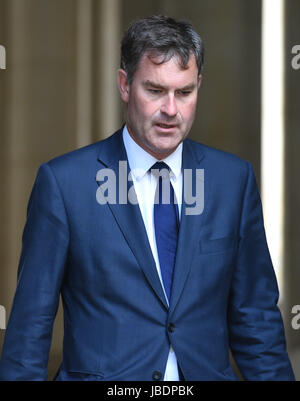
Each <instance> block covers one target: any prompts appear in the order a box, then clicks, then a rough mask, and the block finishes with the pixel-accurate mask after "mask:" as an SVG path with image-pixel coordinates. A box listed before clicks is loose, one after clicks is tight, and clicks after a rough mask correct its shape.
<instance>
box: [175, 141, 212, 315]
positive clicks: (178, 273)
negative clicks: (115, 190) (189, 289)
mask: <svg viewBox="0 0 300 401" xmlns="http://www.w3.org/2000/svg"><path fill="white" fill-rule="evenodd" d="M199 149H200V148H199V147H198V146H197V147H195V146H194V145H193V142H191V141H190V140H185V141H184V143H183V154H182V171H183V195H182V209H181V221H180V229H179V237H178V245H177V253H176V263H175V268H174V276H173V285H172V291H171V299H170V314H172V313H173V312H174V309H175V307H176V305H177V303H178V301H179V298H180V296H181V294H182V291H183V289H184V285H185V282H186V280H187V277H188V275H189V272H190V269H191V264H192V258H193V255H194V252H195V247H196V245H197V244H198V238H199V235H200V228H201V225H202V221H203V216H204V213H201V214H199V215H189V214H187V210H189V208H191V207H192V206H193V205H191V204H188V203H187V202H186V199H185V196H184V194H185V192H186V191H187V184H188V182H187V181H188V180H187V179H185V173H184V172H185V170H190V172H191V173H192V185H193V186H192V188H193V189H194V188H195V187H196V169H201V168H203V166H202V164H201V161H202V159H203V158H204V154H203V153H202V151H198V152H197V150H199ZM198 185H199V182H198ZM208 192H209V191H208V188H207V186H206V185H205V189H204V196H205V202H206V199H207V196H208ZM187 193H188V191H187Z"/></svg>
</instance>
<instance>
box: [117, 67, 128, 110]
mask: <svg viewBox="0 0 300 401" xmlns="http://www.w3.org/2000/svg"><path fill="white" fill-rule="evenodd" d="M118 87H119V91H120V94H121V99H122V100H123V102H125V103H128V101H129V83H128V80H127V73H126V71H124V70H122V69H119V70H118Z"/></svg>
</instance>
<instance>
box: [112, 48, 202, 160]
mask: <svg viewBox="0 0 300 401" xmlns="http://www.w3.org/2000/svg"><path fill="white" fill-rule="evenodd" d="M154 61H156V63H155V62H153V61H152V60H151V58H149V57H148V56H147V54H145V55H144V56H143V57H142V58H141V60H140V63H139V67H138V69H137V71H136V73H135V74H134V78H133V81H132V83H131V84H130V85H129V83H128V81H127V74H126V72H125V71H124V70H119V71H118V85H119V89H120V93H121V97H122V100H123V101H124V102H125V104H126V124H127V127H128V131H129V133H130V135H131V136H132V138H133V139H134V140H135V142H136V143H137V144H138V145H140V146H141V147H142V148H143V149H144V150H146V151H147V152H148V153H150V154H151V155H152V156H154V157H155V158H156V159H158V160H161V159H164V158H165V157H167V156H168V155H170V154H171V153H172V152H174V150H175V149H176V148H177V146H178V145H179V144H180V143H181V142H182V141H183V140H184V138H185V137H186V136H187V135H188V133H189V131H190V129H191V127H192V124H193V121H194V118H195V111H196V105H197V96H198V89H199V87H200V83H201V75H200V76H199V75H198V67H197V64H196V59H195V56H194V55H192V56H191V57H190V60H189V63H188V65H187V68H186V69H183V68H182V67H181V66H180V63H179V61H178V58H177V57H176V56H174V57H172V58H171V59H170V60H169V61H167V62H164V63H162V64H157V62H159V58H158V59H155V60H154Z"/></svg>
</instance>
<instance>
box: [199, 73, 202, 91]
mask: <svg viewBox="0 0 300 401" xmlns="http://www.w3.org/2000/svg"><path fill="white" fill-rule="evenodd" d="M201 82H202V75H201V74H200V75H199V76H198V89H199V88H200V85H201Z"/></svg>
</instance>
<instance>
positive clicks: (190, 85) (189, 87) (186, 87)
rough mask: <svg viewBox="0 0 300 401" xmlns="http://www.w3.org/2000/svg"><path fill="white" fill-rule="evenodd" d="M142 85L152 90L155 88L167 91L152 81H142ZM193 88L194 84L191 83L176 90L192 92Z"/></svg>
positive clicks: (164, 87)
mask: <svg viewBox="0 0 300 401" xmlns="http://www.w3.org/2000/svg"><path fill="white" fill-rule="evenodd" d="M143 85H144V86H147V87H149V86H151V87H152V88H156V89H163V90H165V89H167V87H166V86H163V85H160V84H158V83H156V82H153V81H150V80H147V81H144V82H143ZM195 87H196V84H194V83H191V84H188V85H185V86H184V87H182V88H178V89H177V90H179V91H187V90H193V89H194V88H195Z"/></svg>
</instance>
